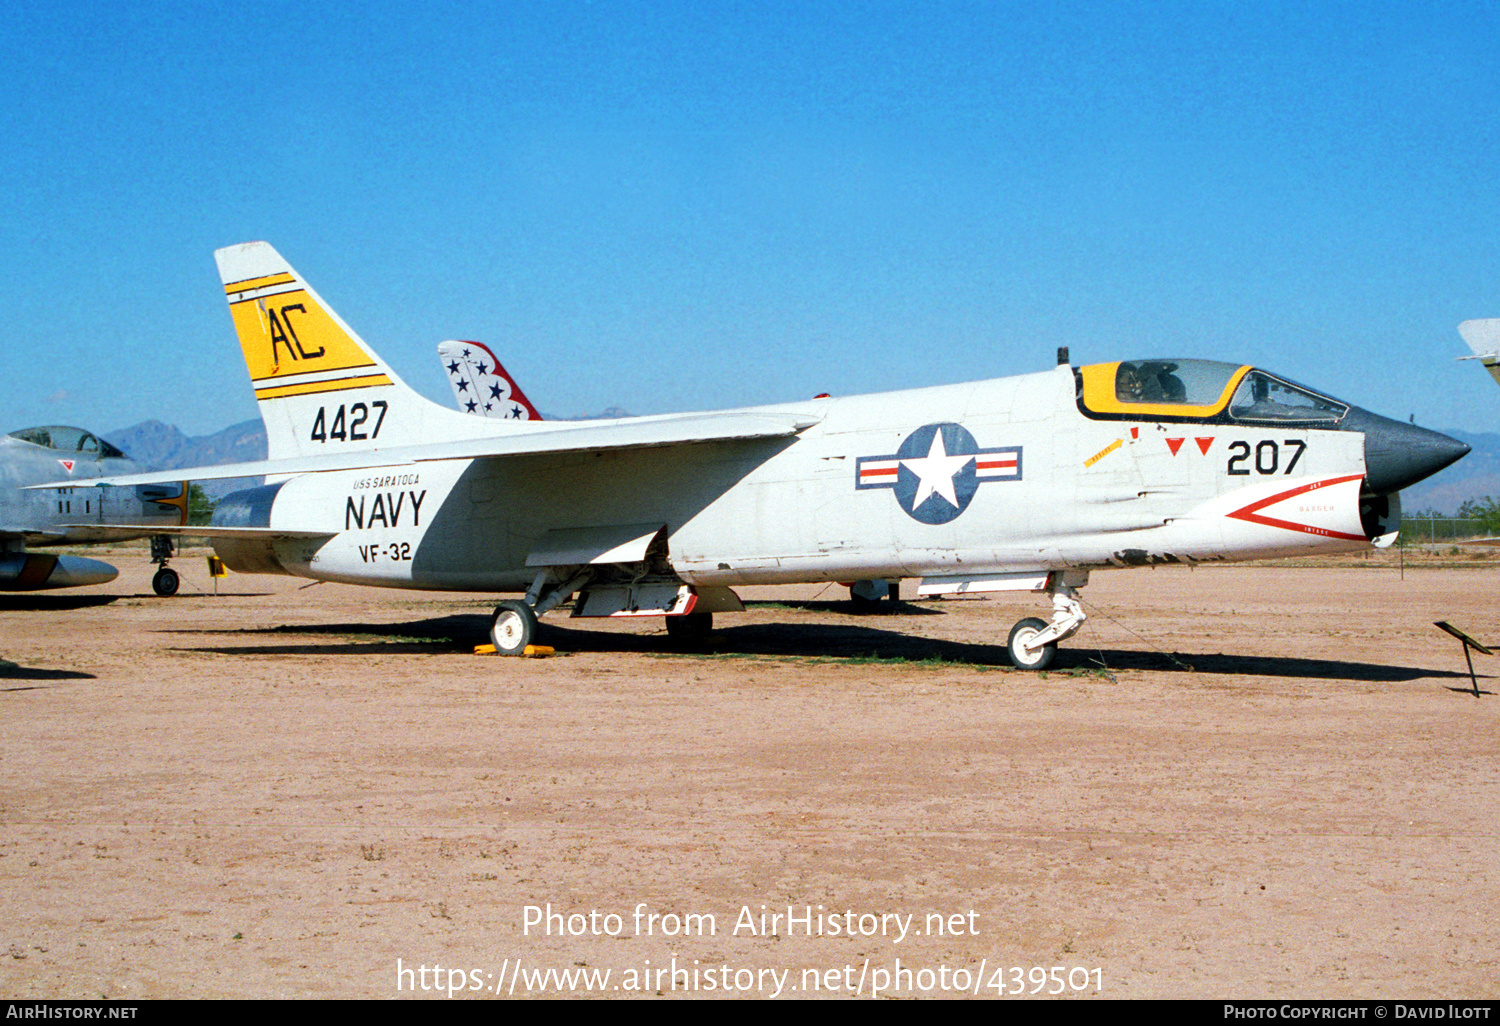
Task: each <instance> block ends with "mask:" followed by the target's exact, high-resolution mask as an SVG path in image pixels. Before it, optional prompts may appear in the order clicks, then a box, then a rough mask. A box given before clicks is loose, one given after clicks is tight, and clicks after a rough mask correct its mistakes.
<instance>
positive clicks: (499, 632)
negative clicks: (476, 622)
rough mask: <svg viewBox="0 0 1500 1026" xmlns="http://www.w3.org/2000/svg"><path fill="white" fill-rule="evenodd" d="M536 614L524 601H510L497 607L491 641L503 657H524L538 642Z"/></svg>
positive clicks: (491, 628) (491, 629) (491, 626)
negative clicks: (530, 647) (536, 641)
mask: <svg viewBox="0 0 1500 1026" xmlns="http://www.w3.org/2000/svg"><path fill="white" fill-rule="evenodd" d="M536 631H537V622H536V613H535V612H533V611H532V608H531V607H530V606H529V605H527V604H526V603H525V602H524V601H522V600H519V599H508V600H506V601H504V602H501V603H500V604H499V605H497V606H496V607H495V619H494V622H493V623H492V624H491V625H490V640H491V641H493V642H494V643H495V651H496V652H498V653H500V654H501V655H522V654H523V653H524V652H525V651H526V646H527V645H530V644H534V643H535V640H536Z"/></svg>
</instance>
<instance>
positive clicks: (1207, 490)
mask: <svg viewBox="0 0 1500 1026" xmlns="http://www.w3.org/2000/svg"><path fill="white" fill-rule="evenodd" d="M215 255H216V258H217V260H218V266H219V273H220V277H221V278H222V280H223V283H224V290H225V293H226V295H227V297H228V301H229V308H230V314H231V317H232V319H233V321H234V324H235V328H236V331H237V333H238V335H239V340H240V345H241V348H242V350H243V352H244V357H245V361H246V364H247V365H248V367H249V371H250V378H251V382H252V384H253V387H254V389H255V396H256V399H257V401H258V403H259V407H260V411H261V416H262V418H263V419H264V420H265V424H266V432H267V436H268V443H269V458H268V459H267V460H266V461H264V462H258V463H246V464H239V465H230V466H225V467H213V468H204V469H202V470H194V471H175V472H173V473H174V474H175V475H176V476H185V477H189V478H217V477H241V476H247V475H255V474H265V475H268V477H267V483H266V484H265V485H263V486H261V487H259V488H252V489H248V490H245V491H242V492H237V493H235V494H233V495H230V496H228V497H226V498H225V499H224V500H222V501H221V502H220V503H219V506H218V508H217V509H216V511H215V514H214V520H213V525H212V526H211V527H209V528H207V529H204V528H197V527H195V528H192V529H191V531H192V533H194V534H200V533H201V534H205V535H208V536H211V537H213V538H214V547H215V550H216V551H217V552H218V554H219V556H220V558H222V559H223V560H224V562H225V563H226V564H227V565H228V566H229V567H230V568H231V569H234V570H238V571H242V572H251V573H283V574H294V575H297V576H301V577H308V578H313V579H316V580H324V581H342V582H347V583H352V584H370V585H381V586H386V587H396V588H428V589H443V590H466V591H482V592H512V593H524V597H522V598H519V599H510V600H506V601H503V602H501V603H500V604H499V606H498V608H497V609H496V611H495V617H494V621H493V627H492V630H491V635H492V637H493V639H494V642H495V645H496V648H497V649H498V650H499V651H501V652H504V653H512V654H517V653H521V652H522V651H524V649H525V648H526V646H527V645H528V644H529V643H530V642H531V641H532V639H533V637H534V635H535V633H536V630H537V617H539V616H541V615H542V614H544V613H546V612H547V611H549V610H551V609H553V608H555V607H557V606H558V605H559V604H561V603H563V602H564V601H566V600H568V599H573V600H574V601H573V607H572V615H574V616H665V617H666V618H667V619H666V623H667V626H668V631H669V633H671V634H677V635H689V636H691V635H696V634H698V633H700V632H702V631H705V630H707V629H708V627H709V626H710V624H711V618H712V614H713V613H715V612H720V611H731V610H738V609H740V608H742V607H741V605H740V602H739V599H738V598H737V597H736V595H735V593H734V592H733V591H732V589H733V588H734V587H735V586H737V585H755V584H786V583H796V582H821V581H849V580H887V579H892V578H919V579H920V583H919V586H918V593H919V594H920V595H947V594H961V593H975V592H996V591H1033V592H1040V593H1044V594H1046V595H1047V596H1048V597H1049V598H1050V599H1051V603H1052V607H1053V608H1052V616H1051V618H1050V620H1043V619H1039V618H1027V619H1024V620H1022V621H1021V622H1020V623H1018V624H1016V625H1015V628H1014V629H1013V630H1012V631H1011V632H1010V636H1009V648H1010V653H1011V658H1012V660H1013V661H1014V663H1015V664H1016V665H1017V666H1019V667H1024V668H1031V669H1040V668H1042V667H1045V666H1047V665H1049V664H1050V663H1051V661H1052V659H1053V657H1054V655H1055V653H1056V648H1057V643H1058V642H1059V641H1062V640H1064V639H1066V638H1068V637H1070V636H1072V635H1073V634H1074V633H1075V632H1076V631H1077V630H1078V629H1079V627H1080V626H1081V625H1082V624H1083V622H1084V619H1085V617H1084V610H1083V607H1082V605H1081V604H1080V602H1079V595H1078V589H1080V588H1081V587H1083V586H1084V585H1085V584H1086V583H1087V582H1088V579H1089V574H1090V573H1091V572H1094V571H1097V570H1107V569H1114V568H1122V567H1136V566H1148V565H1154V564H1173V563H1177V564H1193V563H1200V562H1209V561H1221V560H1244V559H1256V558H1265V557H1281V556H1299V555H1307V554H1311V553H1317V552H1338V551H1352V550H1360V549H1366V548H1368V547H1370V546H1371V545H1375V546H1385V545H1389V544H1390V543H1391V542H1392V541H1394V540H1395V537H1396V533H1397V531H1398V529H1399V524H1400V500H1399V496H1398V494H1397V493H1398V491H1399V490H1400V489H1401V488H1403V487H1406V486H1407V485H1410V484H1412V483H1414V482H1416V481H1420V480H1421V479H1422V478H1424V477H1427V476H1428V475H1429V474H1432V473H1435V472H1436V471H1438V470H1440V469H1442V468H1443V467H1445V466H1447V465H1448V464H1449V463H1452V462H1453V461H1454V460H1456V459H1458V458H1459V457H1461V456H1462V455H1463V454H1464V453H1465V452H1467V451H1468V447H1467V446H1466V445H1464V444H1463V443H1461V442H1458V441H1455V440H1454V439H1451V438H1448V437H1447V436H1444V435H1441V434H1438V433H1436V432H1433V431H1427V430H1425V429H1422V428H1418V427H1415V426H1412V425H1409V424H1403V423H1400V422H1398V421H1394V420H1389V419H1386V418H1384V417H1379V416H1376V415H1375V414H1372V413H1369V412H1366V411H1365V410H1362V409H1359V408H1358V407H1355V406H1351V405H1350V404H1348V403H1345V402H1342V401H1340V400H1338V399H1336V398H1334V397H1332V396H1331V395H1329V394H1327V393H1326V392H1323V391H1321V390H1320V389H1316V388H1309V387H1306V386H1303V385H1299V384H1297V383H1295V382H1292V381H1290V380H1288V379H1286V378H1284V377H1281V376H1279V375H1277V374H1273V373H1270V372H1269V371H1265V370H1261V369H1258V368H1255V367H1250V366H1244V365H1241V364H1235V363H1222V362H1217V361H1210V360H1188V359H1151V360H1127V361H1119V362H1114V363H1102V364H1095V365H1092V366H1086V367H1081V368H1075V367H1072V366H1068V365H1067V364H1066V363H1065V362H1063V361H1061V360H1060V361H1059V365H1058V366H1057V367H1055V368H1054V369H1052V370H1047V371H1043V372H1040V373H1035V374H1023V375H1017V376H1014V377H1006V378H997V379H994V380H989V381H977V382H972V383H968V384H960V385H943V386H938V387H931V388H921V389H912V390H908V391H902V392H890V393H885V394H878V395H866V396H849V397H844V398H817V399H812V400H804V401H801V402H792V403H785V404H781V405H775V406H762V407H755V408H748V409H740V410H728V411H723V412H713V413H685V414H670V415H662V416H649V417H629V418H623V419H619V420H605V421H588V422H559V421H535V420H529V419H528V420H520V419H509V420H506V419H500V420H495V419H488V418H483V417H475V416H469V415H467V414H465V413H461V412H459V411H456V410H451V409H446V408H444V407H442V406H439V405H438V404H436V403H433V402H430V401H429V400H427V399H425V398H423V397H421V396H419V395H418V394H417V393H416V392H414V391H413V390H412V389H410V388H409V387H407V386H406V385H405V384H404V383H403V382H402V381H401V380H400V378H398V377H397V376H396V374H395V373H394V372H393V371H392V370H391V369H390V367H389V366H388V365H387V364H386V363H385V362H384V361H383V360H382V359H381V358H380V356H379V355H377V354H376V353H375V351H374V350H373V349H371V348H370V347H369V346H368V345H366V344H365V343H364V342H363V341H362V340H361V339H360V338H359V336H358V335H356V334H355V333H354V332H353V331H352V330H351V329H350V328H349V327H348V325H346V324H345V323H344V322H343V321H342V320H341V319H340V318H339V317H338V315H337V314H335V313H334V312H333V310H332V309H331V308H330V307H329V306H328V305H327V304H326V303H324V302H323V300H322V299H321V298H320V297H319V296H318V294H317V293H316V292H314V291H313V290H312V289H311V288H310V287H309V286H308V285H307V283H306V282H305V281H304V280H303V279H302V278H301V276H299V275H298V274H297V272H296V271H294V270H293V269H292V268H291V266H290V265H289V264H288V263H287V262H286V261H285V260H283V259H282V258H281V256H280V255H279V254H278V253H277V252H276V251H275V250H274V249H272V248H271V247H270V246H269V245H267V244H266V243H263V242H252V243H246V244H243V245H239V246H233V247H230V248H227V249H222V250H219V251H218V252H217V253H216V254H215ZM1060 355H1061V354H1060ZM164 476H165V475H131V476H122V477H118V478H115V479H113V483H116V484H141V483H150V482H154V481H159V480H162V479H163V477H164Z"/></svg>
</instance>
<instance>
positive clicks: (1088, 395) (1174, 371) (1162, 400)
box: [1078, 360, 1349, 427]
mask: <svg viewBox="0 0 1500 1026" xmlns="http://www.w3.org/2000/svg"><path fill="white" fill-rule="evenodd" d="M1078 408H1079V409H1080V410H1081V411H1083V413H1084V414H1085V415H1086V416H1090V417H1095V418H1099V419H1124V418H1135V417H1147V418H1153V419H1162V418H1169V419H1172V420H1211V421H1227V422H1233V421H1245V422H1252V423H1262V424H1265V423H1273V424H1299V425H1314V426H1318V425H1321V426H1328V427H1332V426H1333V425H1334V424H1337V423H1338V422H1339V421H1340V420H1342V419H1343V417H1344V415H1345V414H1346V413H1348V412H1349V405H1348V404H1347V403H1342V402H1339V401H1338V400H1337V399H1333V398H1330V397H1329V396H1325V395H1321V394H1319V393H1318V392H1315V391H1313V390H1312V389H1310V388H1307V387H1306V386H1304V385H1299V384H1296V383H1295V382H1292V381H1288V380H1287V379H1285V378H1281V377H1277V376H1276V375H1274V374H1269V373H1267V372H1266V371H1263V370H1257V369H1256V368H1254V367H1247V366H1245V365H1243V364H1234V363H1223V362H1220V361H1218V360H1122V361H1120V362H1119V363H1096V364H1091V365H1090V366H1087V367H1083V368H1080V369H1079V371H1078Z"/></svg>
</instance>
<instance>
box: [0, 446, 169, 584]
mask: <svg viewBox="0 0 1500 1026" xmlns="http://www.w3.org/2000/svg"><path fill="white" fill-rule="evenodd" d="M140 469H141V468H140V467H139V465H137V464H136V463H135V462H133V461H132V460H130V459H129V458H128V457H127V456H126V455H125V454H124V453H123V452H121V451H120V450H119V449H117V448H116V447H115V446H113V445H110V444H109V443H108V442H106V441H105V440H104V439H102V438H100V437H98V436H97V435H95V434H92V433H91V432H88V431H84V430H83V429H82V428H76V427H62V426H56V425H54V426H49V427H33V428H23V429H22V430H20V431H12V432H11V433H10V434H8V435H4V436H0V591H41V590H44V589H49V588H77V587H81V586H83V585H85V584H105V583H107V582H109V581H112V580H114V579H115V577H116V576H118V571H116V570H115V568H114V567H112V566H110V565H109V564H108V563H104V562H101V561H100V560H97V559H85V558H84V557H82V556H56V555H52V554H50V553H45V552H28V551H27V550H26V547H27V546H28V545H31V546H37V545H40V546H45V547H53V546H59V545H88V544H97V543H99V542H114V541H127V540H129V539H132V538H142V537H148V536H149V537H151V538H152V558H153V561H154V562H157V563H160V564H162V565H161V567H160V569H158V570H157V571H156V576H155V578H154V580H153V581H152V584H153V586H154V587H155V588H156V593H157V594H158V595H172V594H176V592H177V587H178V583H179V581H178V577H177V571H176V570H173V569H172V568H171V567H169V566H167V565H166V560H167V558H168V557H170V555H171V543H170V541H169V539H167V538H165V537H163V536H162V535H161V534H160V533H159V532H160V529H162V528H172V527H178V526H181V525H183V524H185V523H187V513H188V508H187V507H188V498H187V496H188V490H187V484H186V483H185V482H182V481H173V482H164V483H160V484H149V485H138V486H136V487H135V488H94V487H90V486H92V485H94V484H95V483H96V479H98V478H103V477H106V476H109V475H119V474H129V473H132V472H134V471H138V470H140ZM60 473H66V474H67V475H68V478H67V480H58V475H59V474H60ZM44 481H50V482H53V483H52V484H49V485H47V486H46V489H45V490H36V489H35V488H34V486H36V485H38V484H40V483H41V482H44Z"/></svg>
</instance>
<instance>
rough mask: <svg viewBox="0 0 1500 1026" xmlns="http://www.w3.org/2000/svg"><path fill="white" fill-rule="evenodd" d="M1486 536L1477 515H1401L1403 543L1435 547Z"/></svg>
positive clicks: (1401, 542) (1401, 541)
mask: <svg viewBox="0 0 1500 1026" xmlns="http://www.w3.org/2000/svg"><path fill="white" fill-rule="evenodd" d="M1484 537H1486V534H1485V531H1484V528H1483V527H1481V526H1480V523H1479V520H1478V519H1477V518H1475V517H1438V516H1428V515H1425V514H1421V513H1419V514H1416V515H1415V516H1405V515H1403V516H1402V517H1401V539H1400V542H1399V544H1401V545H1407V546H1420V547H1422V548H1435V547H1437V546H1439V545H1454V544H1457V543H1458V542H1463V541H1468V540H1470V539H1473V538H1484Z"/></svg>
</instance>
